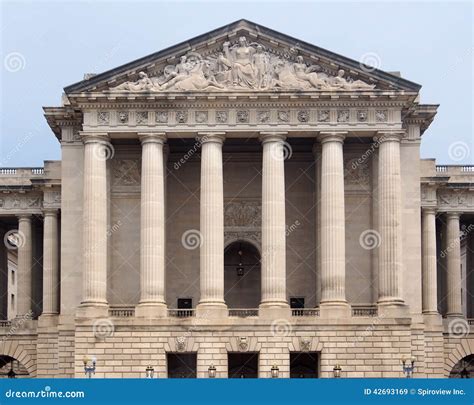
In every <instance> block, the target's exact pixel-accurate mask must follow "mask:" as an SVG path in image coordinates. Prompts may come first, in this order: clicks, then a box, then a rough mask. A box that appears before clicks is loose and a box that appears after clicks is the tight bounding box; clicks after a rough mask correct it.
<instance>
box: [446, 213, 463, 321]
mask: <svg viewBox="0 0 474 405" xmlns="http://www.w3.org/2000/svg"><path fill="white" fill-rule="evenodd" d="M446 219H447V226H446V233H447V235H446V236H447V237H446V246H445V248H444V249H445V252H446V260H447V268H448V269H447V283H446V284H447V291H446V293H447V315H448V316H450V317H460V316H462V302H461V286H462V278H461V239H460V228H459V213H456V212H450V213H448V214H447V215H446Z"/></svg>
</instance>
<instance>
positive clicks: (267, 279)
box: [260, 132, 288, 307]
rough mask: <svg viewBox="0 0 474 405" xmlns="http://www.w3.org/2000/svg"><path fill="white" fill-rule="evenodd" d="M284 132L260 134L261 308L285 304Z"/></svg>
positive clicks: (284, 305)
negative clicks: (261, 155) (261, 158)
mask: <svg viewBox="0 0 474 405" xmlns="http://www.w3.org/2000/svg"><path fill="white" fill-rule="evenodd" d="M285 135H286V133H271V132H269V133H262V134H261V141H262V144H263V165H262V259H261V263H262V270H261V271H262V300H261V304H260V305H261V306H263V307H287V306H288V302H287V299H286V227H285V156H284V143H283V142H284V140H285Z"/></svg>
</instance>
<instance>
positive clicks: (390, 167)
mask: <svg viewBox="0 0 474 405" xmlns="http://www.w3.org/2000/svg"><path fill="white" fill-rule="evenodd" d="M401 136H402V133H400V132H391V133H379V134H378V138H377V142H378V143H379V163H378V164H379V166H378V204H379V213H378V226H379V232H380V247H379V252H378V253H379V254H378V256H379V299H378V305H379V311H380V312H382V311H385V313H386V314H387V315H388V316H392V315H396V314H397V313H398V312H400V311H404V310H405V309H406V308H405V305H404V301H403V298H402V283H403V263H402V198H401V196H402V190H401V170H400V139H401ZM389 312H390V314H389Z"/></svg>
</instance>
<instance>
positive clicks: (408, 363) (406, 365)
mask: <svg viewBox="0 0 474 405" xmlns="http://www.w3.org/2000/svg"><path fill="white" fill-rule="evenodd" d="M415 360H416V359H415V357H413V356H412V357H411V358H410V359H407V358H406V357H404V358H402V365H403V373H404V374H405V376H406V378H411V377H412V376H413V370H414V369H415Z"/></svg>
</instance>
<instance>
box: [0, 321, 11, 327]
mask: <svg viewBox="0 0 474 405" xmlns="http://www.w3.org/2000/svg"><path fill="white" fill-rule="evenodd" d="M10 326H12V321H5V320H3V321H0V328H9V327H10Z"/></svg>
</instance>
